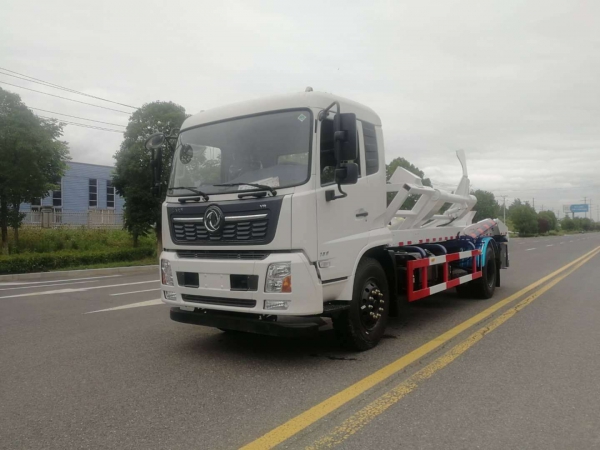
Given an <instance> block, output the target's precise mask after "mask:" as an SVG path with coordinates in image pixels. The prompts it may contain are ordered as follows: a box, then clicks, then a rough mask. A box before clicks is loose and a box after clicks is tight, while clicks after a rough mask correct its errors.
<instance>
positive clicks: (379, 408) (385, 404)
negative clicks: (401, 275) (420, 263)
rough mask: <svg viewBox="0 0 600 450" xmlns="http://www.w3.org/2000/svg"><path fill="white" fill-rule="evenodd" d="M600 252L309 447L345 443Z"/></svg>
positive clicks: (317, 449) (521, 302) (313, 449)
mask: <svg viewBox="0 0 600 450" xmlns="http://www.w3.org/2000/svg"><path fill="white" fill-rule="evenodd" d="M598 253H599V252H596V253H594V254H593V255H591V256H589V257H588V258H586V259H585V260H583V261H581V262H580V263H578V264H577V265H576V266H575V267H573V269H571V270H569V271H568V272H567V273H565V274H564V275H561V276H559V277H557V278H555V279H554V280H552V281H551V282H549V283H548V284H546V285H545V286H543V287H542V288H540V289H538V290H537V291H535V292H534V293H533V294H531V295H530V296H529V297H527V298H525V299H524V300H522V301H520V302H519V303H517V305H515V306H514V307H512V308H510V309H509V310H507V311H506V312H504V313H503V314H502V315H500V316H499V317H497V318H496V319H494V320H492V321H491V322H490V323H489V324H488V325H486V326H484V327H482V328H480V329H479V330H477V331H476V332H474V333H473V334H472V335H471V336H469V337H468V338H467V339H465V340H464V341H462V342H460V343H459V344H457V345H456V346H455V347H453V348H452V349H451V350H450V351H448V352H447V353H445V354H444V355H442V356H440V357H439V358H438V359H436V360H435V361H433V362H432V363H431V364H429V365H427V366H425V367H424V368H423V369H421V370H419V371H418V372H417V373H415V374H414V375H412V376H410V377H409V378H407V379H406V380H405V381H403V382H402V383H400V384H398V385H397V386H396V387H394V388H393V389H391V390H390V391H388V392H386V393H385V394H383V395H382V396H381V397H379V398H377V399H376V400H374V401H373V402H371V403H370V404H368V405H367V406H365V407H364V408H362V409H361V410H359V411H358V412H356V413H354V414H353V415H352V416H351V417H349V418H348V419H346V420H345V421H344V422H343V423H342V424H341V425H340V426H338V427H336V428H335V429H333V430H332V431H331V432H330V433H328V434H326V435H325V436H323V437H322V438H321V439H319V440H318V441H316V442H315V443H314V444H313V445H311V446H309V447H306V450H319V449H323V448H331V447H334V446H335V445H338V444H341V443H342V442H344V441H345V440H346V439H348V438H349V437H350V436H352V435H353V434H355V433H356V432H357V431H359V430H360V429H361V428H363V427H364V426H365V425H367V424H368V423H370V422H371V421H372V420H374V419H375V418H376V417H377V416H379V415H380V414H382V413H383V412H384V411H386V410H387V409H388V408H389V407H391V406H392V405H394V404H396V403H397V402H399V401H400V400H401V399H402V398H404V397H405V396H406V395H407V394H409V393H410V392H412V391H413V390H415V389H416V388H417V387H418V386H419V384H420V383H421V382H423V381H425V380H427V379H429V378H431V377H432V376H433V374H435V373H436V372H438V371H439V370H441V369H443V368H444V367H446V366H447V365H448V364H450V363H451V362H452V361H454V360H455V359H456V358H458V357H459V356H460V355H462V354H463V353H464V352H466V351H467V350H468V349H469V348H471V347H473V346H474V345H475V344H476V343H477V342H479V341H480V340H481V339H483V337H484V336H485V335H486V334H488V333H490V332H492V331H493V330H495V329H496V328H498V327H499V326H500V325H502V324H503V323H504V322H506V321H507V320H508V319H510V318H511V317H513V316H514V315H515V314H516V313H518V312H519V311H520V310H522V309H523V308H525V307H526V306H527V305H529V304H530V303H531V302H533V301H534V300H535V299H537V298H538V297H540V296H541V295H542V294H544V293H545V292H546V291H548V290H549V289H551V288H552V287H554V286H555V285H556V284H558V283H559V282H560V281H562V280H563V279H564V278H566V277H568V276H569V275H571V274H572V273H573V272H575V271H576V270H577V269H579V268H580V267H581V266H583V265H584V264H585V263H587V262H588V261H589V260H590V259H592V258H593V257H594V256H596V255H597V254H598Z"/></svg>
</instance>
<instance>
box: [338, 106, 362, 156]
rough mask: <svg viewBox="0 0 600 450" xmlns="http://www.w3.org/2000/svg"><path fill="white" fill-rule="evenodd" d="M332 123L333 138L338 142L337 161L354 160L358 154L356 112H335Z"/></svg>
mask: <svg viewBox="0 0 600 450" xmlns="http://www.w3.org/2000/svg"><path fill="white" fill-rule="evenodd" d="M333 123H334V130H333V131H334V139H335V141H336V142H339V149H340V150H339V155H337V156H338V158H339V161H338V162H340V163H341V162H342V161H354V160H355V159H356V157H357V155H358V141H357V139H356V136H357V135H356V114H354V113H344V114H341V113H340V114H337V115H336V117H335V120H334V121H333Z"/></svg>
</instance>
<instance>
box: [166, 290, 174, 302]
mask: <svg viewBox="0 0 600 450" xmlns="http://www.w3.org/2000/svg"><path fill="white" fill-rule="evenodd" d="M163 292H164V293H165V299H166V300H171V301H175V300H177V294H176V293H175V292H172V291H163Z"/></svg>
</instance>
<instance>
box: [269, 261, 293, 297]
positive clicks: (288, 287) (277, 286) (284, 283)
mask: <svg viewBox="0 0 600 450" xmlns="http://www.w3.org/2000/svg"><path fill="white" fill-rule="evenodd" d="M265 292H292V263H291V262H278V263H273V264H270V265H269V267H268V269H267V279H266V281H265Z"/></svg>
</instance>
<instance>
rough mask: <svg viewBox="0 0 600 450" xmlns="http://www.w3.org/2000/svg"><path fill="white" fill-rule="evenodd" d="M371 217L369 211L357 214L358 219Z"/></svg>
mask: <svg viewBox="0 0 600 450" xmlns="http://www.w3.org/2000/svg"><path fill="white" fill-rule="evenodd" d="M368 215H369V212H368V211H365V210H362V211H359V212H357V213H356V217H367V216H368Z"/></svg>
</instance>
